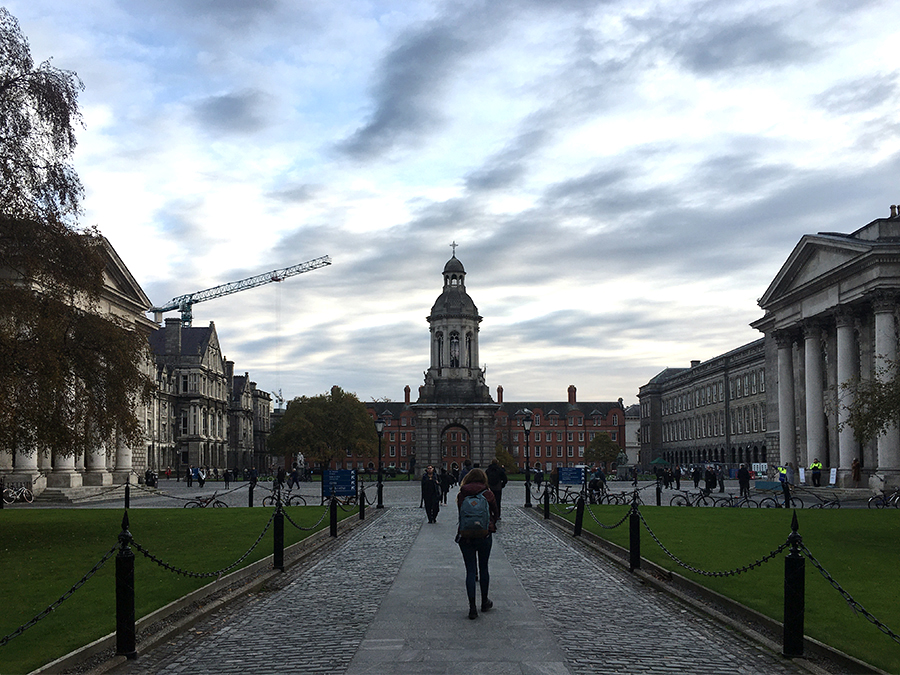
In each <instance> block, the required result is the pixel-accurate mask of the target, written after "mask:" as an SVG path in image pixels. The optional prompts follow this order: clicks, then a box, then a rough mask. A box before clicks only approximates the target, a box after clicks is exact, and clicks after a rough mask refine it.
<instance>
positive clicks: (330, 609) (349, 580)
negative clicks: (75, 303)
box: [114, 500, 804, 675]
mask: <svg viewBox="0 0 900 675" xmlns="http://www.w3.org/2000/svg"><path fill="white" fill-rule="evenodd" d="M413 501H414V500H413ZM453 511H454V509H453V508H452V507H451V508H450V509H449V510H448V509H446V508H445V509H444V510H443V511H442V513H441V516H440V517H439V518H438V523H437V524H434V525H432V524H428V523H427V522H426V521H425V514H424V511H423V510H421V509H419V508H417V507H416V506H415V505H413V504H408V505H405V506H392V507H391V508H389V509H387V510H386V512H384V513H383V514H382V515H381V517H379V518H377V519H375V520H373V521H372V522H370V523H369V524H367V525H366V526H365V527H363V528H360V529H358V530H356V531H354V532H353V533H352V534H350V535H349V536H347V537H346V541H345V542H343V543H342V544H341V545H339V546H338V547H336V548H335V549H333V550H332V551H330V552H328V553H324V554H322V555H321V556H320V557H319V559H318V560H314V561H311V562H310V563H308V564H306V565H305V566H303V567H301V568H298V569H296V570H292V571H289V572H288V573H286V575H285V577H286V578H285V582H284V585H283V586H282V587H281V588H280V589H278V590H275V591H270V592H266V593H257V594H252V595H250V596H248V597H246V598H245V599H243V600H241V601H240V602H238V603H237V604H234V605H231V606H229V607H228V608H227V609H225V610H222V611H220V612H218V613H216V614H214V615H212V616H211V617H209V618H207V619H205V620H204V621H202V622H201V623H199V624H197V625H195V626H194V627H193V628H192V629H191V630H190V631H189V632H187V633H185V634H182V635H180V636H179V637H177V638H176V639H174V640H172V641H170V642H169V643H167V644H165V645H162V646H160V647H158V648H157V649H155V650H153V651H151V652H149V653H146V654H140V655H139V657H138V658H137V659H136V660H134V661H131V662H128V663H126V664H124V665H122V666H120V667H119V668H117V669H116V670H115V671H114V672H116V673H209V674H212V673H222V674H228V673H235V674H237V673H240V674H241V675H247V674H249V673H254V674H256V673H303V674H304V675H308V674H313V673H323V674H324V673H335V674H338V673H339V674H344V673H346V674H348V675H362V674H372V673H375V674H382V673H383V674H388V673H391V674H393V673H398V674H406V673H473V672H476V673H477V672H483V673H491V675H505V674H512V673H515V674H521V675H561V674H564V673H575V674H581V673H585V674H586V673H662V672H674V671H683V672H686V673H723V674H724V673H795V672H804V671H801V670H798V667H797V666H796V665H795V664H793V663H792V662H790V661H788V660H785V659H783V658H782V657H780V656H779V655H777V654H772V653H769V652H766V651H765V650H764V649H762V648H760V647H758V646H756V645H755V644H753V643H750V642H747V641H746V640H745V639H744V638H743V637H742V636H740V635H738V634H736V633H733V632H731V631H730V630H728V629H725V628H723V627H721V626H719V625H716V624H715V623H713V622H712V621H711V620H710V619H708V618H706V617H703V616H698V615H696V614H694V613H693V612H692V611H689V610H687V609H685V608H684V607H682V606H681V605H679V604H677V603H675V602H674V601H672V600H670V599H669V598H668V597H667V596H665V595H662V594H660V593H658V592H656V591H654V590H652V589H650V588H647V587H645V586H643V585H641V584H640V583H638V582H637V581H636V580H635V579H633V578H632V577H631V576H630V575H629V574H628V573H627V572H624V571H622V570H620V569H619V568H616V567H613V566H612V565H610V564H608V563H607V562H606V561H604V560H602V559H595V558H593V557H589V556H587V555H585V554H583V553H581V552H580V551H579V550H578V549H577V548H575V547H572V546H571V545H570V544H569V543H568V542H566V541H565V540H564V539H561V538H559V537H558V536H557V535H556V534H555V533H553V532H551V531H550V530H548V529H546V528H545V527H544V526H543V525H542V524H541V523H540V522H537V521H535V520H533V519H532V518H530V517H529V516H527V515H526V514H525V513H523V512H522V511H521V509H519V508H516V507H513V506H512V505H510V506H508V507H507V508H506V509H505V510H504V518H503V520H502V521H501V528H500V532H499V533H498V534H497V535H495V540H494V547H493V552H492V554H491V597H492V599H493V600H494V603H495V607H494V609H493V610H492V611H490V612H487V613H480V614H479V617H478V619H477V620H475V621H470V620H468V618H467V616H466V615H467V610H468V604H467V600H466V597H465V587H464V576H465V574H464V568H463V564H462V557H461V555H460V553H459V549H458V547H457V546H456V544H454V542H453V535H454V531H455V517H454V516H455V514H454V513H453Z"/></svg>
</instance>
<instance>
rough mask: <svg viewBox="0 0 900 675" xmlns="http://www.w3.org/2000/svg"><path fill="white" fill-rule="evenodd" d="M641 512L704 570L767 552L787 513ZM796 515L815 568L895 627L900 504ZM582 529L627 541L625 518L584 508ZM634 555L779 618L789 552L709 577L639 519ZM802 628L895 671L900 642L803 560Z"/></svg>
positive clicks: (783, 532)
mask: <svg viewBox="0 0 900 675" xmlns="http://www.w3.org/2000/svg"><path fill="white" fill-rule="evenodd" d="M590 508H592V509H593V513H594V514H595V515H596V517H597V519H598V520H600V522H602V523H604V524H607V525H613V524H615V523H616V522H618V521H619V520H620V519H621V518H622V516H624V515H625V514H626V513H627V512H628V507H627V506H592V507H590ZM641 513H642V514H643V516H644V520H645V521H646V522H647V524H648V526H649V527H650V529H651V530H652V531H653V532H654V533H655V534H656V536H657V538H659V540H660V541H661V542H662V544H663V545H664V546H666V548H668V549H669V551H671V552H672V553H673V554H674V555H675V556H677V557H678V558H679V559H680V560H682V561H683V562H685V563H687V564H689V565H692V566H694V567H696V568H698V569H702V570H706V571H725V570H731V569H735V568H738V567H743V566H745V565H747V564H749V563H752V562H753V561H755V560H757V559H760V558H762V557H764V556H765V555H766V554H768V553H769V552H771V551H772V550H774V549H776V548H777V547H778V546H779V545H780V544H782V543H784V542H785V541H786V539H787V536H788V535H789V534H790V532H791V517H792V514H793V512H792V511H784V510H781V509H722V508H719V509H700V508H695V509H685V508H672V507H654V506H650V507H647V506H645V507H642V508H641ZM797 514H798V519H799V525H800V529H799V533H800V535H801V536H802V537H803V543H804V544H805V545H806V547H807V548H808V549H809V551H810V552H811V553H812V555H813V556H814V557H815V558H816V560H818V561H819V563H820V564H821V565H822V567H824V569H825V570H827V571H828V572H829V573H830V574H831V576H832V577H833V578H834V579H835V580H836V581H837V582H838V583H839V584H840V585H841V587H842V588H844V590H846V591H847V592H848V593H849V594H850V595H851V596H852V597H853V598H854V599H855V600H856V601H857V602H859V603H860V604H861V605H862V606H863V607H865V608H866V610H868V611H869V612H870V613H871V614H873V615H874V616H875V617H877V618H878V619H879V620H880V621H881V622H883V623H884V624H886V625H887V626H888V627H889V628H890V629H891V630H892V631H893V632H894V633H896V634H900V611H898V605H897V599H898V598H900V575H898V572H900V547H898V545H897V543H898V541H900V510H897V509H883V510H869V509H840V510H802V511H798V512H797ZM571 519H574V514H570V520H571ZM584 529H586V530H589V531H590V532H593V533H594V534H597V535H599V536H601V537H603V538H605V539H608V540H609V541H612V542H613V543H616V544H618V545H620V546H623V547H625V548H628V547H629V527H628V521H627V520H626V521H625V523H624V524H623V525H622V526H620V527H618V528H616V529H614V530H605V529H602V528H601V527H599V526H598V525H597V524H596V522H594V519H593V518H591V516H590V515H589V514H587V513H586V514H585V516H584ZM641 554H642V556H643V557H644V558H646V559H647V560H651V561H653V562H654V563H656V564H658V565H660V566H662V567H665V568H667V569H669V570H672V571H674V572H678V573H679V574H681V575H683V576H685V577H687V578H689V579H692V580H694V581H696V582H698V583H701V584H703V585H704V586H707V587H708V588H711V589H713V590H715V591H717V592H719V593H721V594H723V595H725V596H727V597H730V598H732V599H734V600H737V601H738V602H740V603H742V604H744V605H746V606H748V607H751V608H753V609H755V610H757V611H759V612H762V613H763V614H766V615H767V616H770V617H772V618H774V619H777V620H778V621H781V620H782V619H783V611H784V604H783V603H784V596H783V589H784V562H783V560H784V557H785V555H786V552H785V553H782V554H780V555H778V556H776V557H775V558H774V559H773V560H771V561H769V562H767V563H765V564H763V565H762V566H761V567H758V568H755V569H753V570H751V571H749V572H746V573H743V574H739V575H737V576H729V577H722V578H719V577H706V576H702V575H698V574H696V573H693V572H690V571H688V570H686V569H684V568H683V567H681V566H679V565H677V564H676V563H675V562H673V561H672V560H671V559H670V558H669V557H668V556H667V555H666V554H665V553H664V552H663V551H662V549H661V548H660V547H659V546H658V545H657V544H656V542H654V541H653V539H652V538H651V537H650V535H649V533H648V532H647V529H646V528H644V527H643V526H641ZM805 633H806V634H807V635H809V636H810V637H814V638H816V639H818V640H820V641H821V642H824V643H826V644H829V645H831V646H833V647H835V648H837V649H840V650H841V651H843V652H846V653H847V654H850V655H852V656H855V657H857V658H859V659H861V660H863V661H866V662H867V663H871V664H873V665H875V666H878V667H879V668H882V669H884V670H886V671H887V672H890V673H900V644H898V643H897V642H894V641H893V640H892V639H891V638H890V637H888V636H887V635H885V634H883V633H882V632H881V631H880V630H879V629H878V628H877V627H876V626H875V625H873V624H872V623H870V622H869V621H868V620H866V619H865V618H864V617H863V616H862V615H861V614H857V613H856V612H855V611H853V609H851V608H850V606H849V605H848V604H847V602H846V601H845V600H844V599H843V598H842V597H841V595H840V594H839V593H838V592H837V591H836V590H835V589H834V588H833V587H832V586H831V585H830V584H829V583H828V581H826V580H825V578H824V577H823V576H822V575H821V574H820V573H819V571H818V570H817V569H816V568H815V567H814V566H813V565H812V563H811V561H809V560H807V561H806V614H805Z"/></svg>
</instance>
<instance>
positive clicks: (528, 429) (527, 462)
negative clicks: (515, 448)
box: [519, 408, 532, 509]
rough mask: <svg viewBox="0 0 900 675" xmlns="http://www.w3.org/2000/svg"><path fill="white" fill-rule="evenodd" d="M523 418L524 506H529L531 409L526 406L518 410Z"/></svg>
mask: <svg viewBox="0 0 900 675" xmlns="http://www.w3.org/2000/svg"><path fill="white" fill-rule="evenodd" d="M519 412H520V413H522V414H523V415H525V418H524V419H523V420H522V426H523V427H525V508H526V509H530V508H531V455H530V453H529V445H528V439H529V436H531V423H532V418H531V411H530V410H529V409H528V408H525V409H524V410H521V411H519Z"/></svg>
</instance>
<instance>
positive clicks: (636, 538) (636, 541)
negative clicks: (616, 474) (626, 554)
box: [628, 493, 641, 572]
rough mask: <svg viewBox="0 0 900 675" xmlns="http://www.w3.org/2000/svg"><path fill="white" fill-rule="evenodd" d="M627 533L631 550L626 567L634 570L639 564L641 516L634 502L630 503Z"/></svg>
mask: <svg viewBox="0 0 900 675" xmlns="http://www.w3.org/2000/svg"><path fill="white" fill-rule="evenodd" d="M635 494H637V493H635ZM628 535H629V545H630V546H629V548H630V552H631V557H630V560H629V565H628V569H629V571H631V572H634V571H635V570H636V569H639V568H640V566H641V517H640V515H639V514H638V510H637V506H636V505H635V504H634V503H632V504H631V518H630V520H629V522H628Z"/></svg>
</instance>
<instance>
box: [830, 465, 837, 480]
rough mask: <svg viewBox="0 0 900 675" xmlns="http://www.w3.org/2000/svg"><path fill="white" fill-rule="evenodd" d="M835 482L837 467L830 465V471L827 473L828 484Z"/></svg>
mask: <svg viewBox="0 0 900 675" xmlns="http://www.w3.org/2000/svg"><path fill="white" fill-rule="evenodd" d="M836 483H837V467H836V466H833V467H831V471H830V472H829V473H828V484H829V485H835V484H836Z"/></svg>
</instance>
